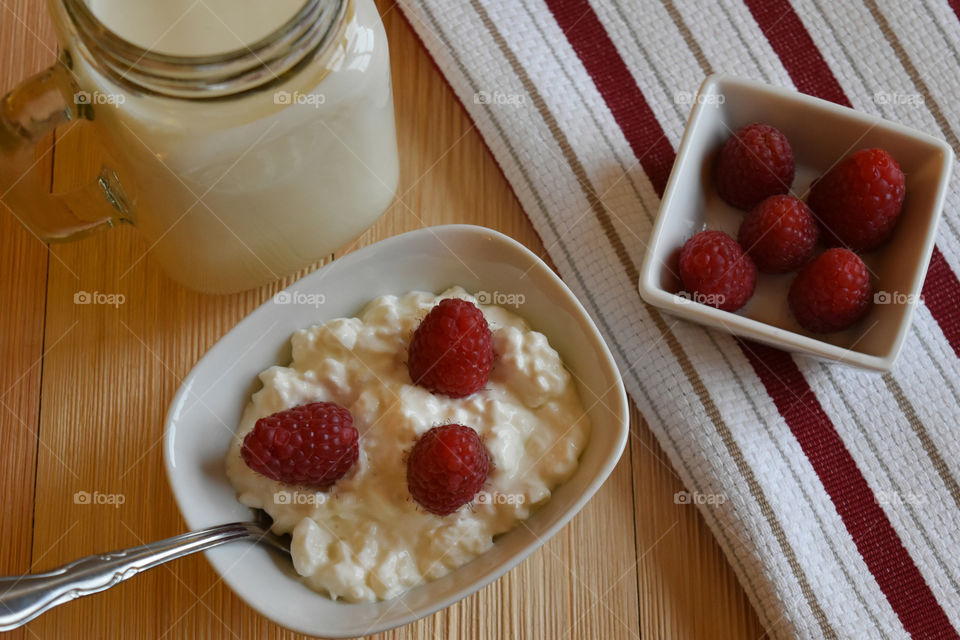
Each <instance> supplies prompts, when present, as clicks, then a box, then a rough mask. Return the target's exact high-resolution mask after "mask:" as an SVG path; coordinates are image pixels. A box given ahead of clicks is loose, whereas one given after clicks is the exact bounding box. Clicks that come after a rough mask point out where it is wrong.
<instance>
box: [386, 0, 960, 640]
mask: <svg viewBox="0 0 960 640" xmlns="http://www.w3.org/2000/svg"><path fill="white" fill-rule="evenodd" d="M401 6H402V8H403V10H404V12H405V14H406V16H407V17H408V19H409V21H410V23H411V24H412V25H413V27H414V28H415V29H416V31H417V32H418V33H419V35H420V36H421V38H422V39H423V41H424V43H425V44H426V46H427V48H428V49H429V50H430V52H431V54H432V55H433V57H434V59H435V60H436V62H437V64H438V65H439V66H440V68H441V70H442V71H443V73H444V74H445V75H446V77H447V79H448V80H449V82H450V84H451V85H452V86H453V88H454V90H455V91H456V92H457V95H458V96H459V97H460V99H461V100H462V101H463V103H464V104H465V105H466V107H467V109H468V110H469V112H470V114H471V116H472V117H473V119H474V121H475V122H476V125H477V126H478V128H479V129H480V131H481V132H482V133H483V136H484V138H485V140H486V142H487V144H488V145H489V146H490V148H491V150H492V151H493V153H494V155H495V156H496V158H497V160H498V162H499V163H500V165H501V167H502V168H503V171H504V173H505V174H506V176H507V178H508V179H509V180H510V182H511V184H512V185H513V188H514V190H515V191H516V193H517V196H518V197H519V199H520V201H521V203H522V204H523V206H524V208H525V210H526V212H527V214H528V215H529V216H530V219H531V220H532V221H533V224H534V226H535V227H536V229H537V231H538V232H539V233H540V235H541V237H542V238H543V241H544V244H545V246H546V247H547V250H548V251H549V253H550V255H551V257H552V258H553V260H554V262H555V263H556V264H557V265H558V267H559V269H560V272H561V275H562V276H563V278H564V279H565V280H566V281H567V283H568V284H569V285H570V286H571V288H572V289H573V290H574V291H575V292H576V293H577V295H578V296H579V297H580V299H581V300H582V301H583V302H584V303H585V305H586V306H587V307H588V308H589V310H590V312H591V313H592V315H593V317H594V318H595V319H596V321H597V324H598V325H599V326H600V328H601V330H602V331H603V332H604V334H605V336H606V338H607V340H608V342H609V344H610V346H611V350H612V351H613V352H614V354H615V355H616V357H617V360H618V362H619V365H620V368H621V372H622V374H623V376H624V380H625V382H626V385H627V389H628V391H629V392H630V395H631V397H632V399H633V401H634V402H635V403H636V404H637V406H638V407H639V408H640V410H641V411H642V413H643V414H644V416H645V417H646V419H647V420H648V421H649V423H650V425H651V427H652V428H653V430H654V431H655V433H656V435H657V437H658V438H659V440H660V443H661V444H662V445H663V448H664V449H665V450H666V451H667V453H668V454H669V456H670V459H671V461H672V463H673V465H674V466H675V469H676V471H677V473H678V474H679V475H680V476H681V478H682V479H683V481H684V482H685V484H686V485H687V487H688V489H689V490H690V491H691V492H694V493H696V494H701V495H706V496H711V495H722V496H724V498H725V500H723V501H722V503H721V504H703V505H700V508H701V510H702V512H703V515H704V517H705V518H706V520H707V522H708V523H709V524H710V526H711V527H712V529H713V531H714V533H715V535H716V537H717V539H718V540H719V542H720V544H721V545H722V546H723V548H724V550H725V551H726V553H727V555H728V557H729V558H730V561H731V563H732V564H733V566H734V568H735V570H736V571H737V574H738V576H739V578H740V580H741V582H742V584H743V587H744V589H745V590H746V592H747V593H748V594H749V597H750V598H751V600H752V602H753V604H754V606H755V607H756V608H757V611H758V613H759V614H760V616H761V620H762V621H763V623H764V625H765V626H766V628H767V629H768V631H769V633H770V635H771V636H775V637H778V638H791V637H803V638H868V637H869V638H902V637H908V636H912V637H916V638H956V637H958V634H957V631H956V629H957V628H960V563H958V562H957V559H958V556H960V554H958V551H957V550H958V549H960V487H958V484H957V478H958V477H960V469H958V461H960V446H958V440H957V438H956V437H955V435H954V433H953V427H954V426H956V425H957V423H958V422H960V393H958V391H957V389H958V387H960V366H958V365H960V363H958V357H960V282H958V280H957V273H960V231H958V226H960V218H958V214H957V206H958V202H960V199H958V192H960V190H958V189H957V183H956V180H957V179H956V178H955V179H954V182H953V183H952V188H951V192H950V194H949V196H948V199H947V205H946V210H945V221H944V222H943V223H942V224H941V226H940V234H939V236H938V238H937V248H936V249H935V250H934V254H933V259H932V262H931V265H930V270H929V274H928V276H927V280H926V283H925V286H924V290H923V295H924V300H925V301H924V304H923V305H922V307H921V308H920V309H918V312H917V314H916V317H915V321H914V327H913V330H912V331H911V333H910V336H909V338H908V340H907V343H906V347H905V349H904V352H903V355H902V356H901V358H900V360H899V361H898V364H897V366H896V369H895V370H894V371H893V372H892V373H890V374H886V375H877V374H869V373H861V372H858V371H855V370H852V369H848V368H842V367H836V366H827V365H823V364H819V363H816V362H813V361H810V360H806V359H803V358H794V357H792V356H790V355H788V354H785V353H782V352H779V351H776V350H774V349H770V348H767V347H762V346H759V345H756V344H753V343H747V342H743V341H739V340H736V339H734V338H732V337H730V336H728V335H725V334H722V333H719V332H713V331H707V330H704V329H702V328H700V327H698V326H696V325H693V324H690V323H686V322H682V321H677V320H676V319H674V318H671V317H670V316H664V315H661V314H660V313H659V312H658V311H656V310H654V309H653V308H651V307H649V306H647V305H645V304H644V303H643V301H642V300H641V299H640V297H639V295H638V293H637V268H638V266H639V264H640V263H641V261H642V259H643V252H644V246H645V242H646V241H647V238H648V236H649V234H650V230H651V227H652V223H653V220H654V217H655V215H656V212H657V208H658V205H659V198H660V195H661V194H662V192H663V189H664V186H665V184H666V181H667V177H668V174H669V172H670V168H671V166H672V164H673V161H674V156H675V152H676V149H677V146H678V144H679V142H680V139H681V137H682V133H683V127H684V124H685V121H686V118H687V115H688V113H689V109H690V106H689V96H691V95H694V94H695V93H696V91H697V88H698V86H699V85H700V83H701V82H702V80H703V79H704V77H705V76H707V75H709V74H711V73H714V72H726V73H731V74H735V75H739V76H743V77H747V78H753V79H756V80H759V81H762V82H767V83H772V84H777V85H782V86H787V87H795V88H796V89H798V90H800V91H803V92H805V93H809V94H812V95H815V96H818V97H821V98H825V99H827V100H832V101H834V102H836V103H839V104H843V105H847V106H852V107H854V108H856V109H859V110H862V111H865V112H868V113H874V114H878V115H880V116H882V117H884V118H887V119H890V120H894V121H897V122H901V123H903V124H906V125H908V126H911V127H914V128H917V129H921V130H924V131H927V132H929V133H931V134H932V135H935V136H940V137H943V138H944V139H946V140H947V141H948V142H949V143H950V144H951V145H952V146H953V147H954V148H955V149H957V148H958V147H960V143H958V140H957V136H958V132H960V89H958V86H960V85H958V81H957V69H958V65H960V1H958V0H949V2H948V1H946V0H943V1H933V0H931V1H930V2H929V3H921V2H910V3H904V2H898V1H897V0H862V1H857V0H843V1H828V0H795V1H794V2H793V3H792V4H791V3H789V2H787V1H786V0H723V1H720V2H691V1H687V2H681V1H680V0H663V1H662V2H657V1H654V0H602V1H600V0H595V1H594V2H593V3H590V2H587V1H585V0H512V1H506V0H469V1H466V2H462V3H461V2H457V3H452V2H447V1H446V0H403V1H402V2H401ZM713 502H715V503H716V502H720V501H719V500H715V501H713Z"/></svg>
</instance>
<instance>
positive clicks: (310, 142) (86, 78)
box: [0, 0, 398, 293]
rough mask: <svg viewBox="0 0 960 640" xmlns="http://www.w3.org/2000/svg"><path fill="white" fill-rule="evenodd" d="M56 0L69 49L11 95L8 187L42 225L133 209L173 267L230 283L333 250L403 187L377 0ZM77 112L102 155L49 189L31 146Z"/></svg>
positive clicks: (128, 214)
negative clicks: (79, 179) (77, 179)
mask: <svg viewBox="0 0 960 640" xmlns="http://www.w3.org/2000/svg"><path fill="white" fill-rule="evenodd" d="M48 4H49V9H50V12H51V14H52V16H53V18H54V23H55V25H56V28H57V32H58V35H59V39H60V42H61V48H62V54H61V56H60V58H59V60H58V61H57V63H56V64H55V65H54V66H52V67H50V68H49V69H47V70H46V71H43V72H41V73H39V74H38V75H35V76H33V77H32V78H29V79H28V80H26V81H25V82H24V83H23V84H21V85H20V86H19V87H17V88H15V89H14V90H13V91H11V92H10V93H9V94H7V96H6V97H4V99H3V101H2V103H0V169H2V171H0V193H3V194H6V195H5V198H4V200H5V201H6V202H7V204H8V205H9V206H10V208H11V209H12V210H13V211H14V212H15V213H16V214H17V216H18V217H19V218H20V219H21V220H23V221H24V222H25V223H26V224H27V225H28V226H29V227H30V228H32V229H33V231H34V232H35V233H36V234H37V235H39V236H40V237H41V238H43V239H44V240H48V241H52V240H67V239H71V238H74V237H77V236H80V235H83V234H86V233H88V232H90V231H92V230H95V229H99V228H102V227H108V226H111V225H113V224H115V223H117V222H121V221H122V222H130V223H133V224H134V225H135V226H136V228H137V229H138V230H139V231H140V233H142V234H143V235H144V236H145V238H146V240H147V243H148V244H149V246H150V254H151V256H153V257H154V258H155V259H157V260H158V261H159V262H160V263H161V265H162V266H163V268H164V269H165V270H166V271H167V273H168V274H169V275H171V276H172V277H173V278H175V279H176V280H178V281H179V282H181V283H183V284H184V285H186V286H189V287H191V288H194V289H198V290H201V291H206V292H218V293H225V292H231V291H238V290H241V289H245V288H249V287H253V286H257V285H260V284H263V283H265V282H269V281H271V280H274V279H277V278H279V277H282V276H284V275H286V274H289V273H291V272H293V271H295V270H297V269H299V268H302V267H304V266H306V265H308V264H310V263H311V262H314V261H316V260H317V259H319V258H321V257H322V256H324V255H328V254H329V253H330V252H332V251H333V250H334V249H336V248H337V247H338V246H340V245H342V244H344V243H345V242H348V241H349V240H351V239H353V238H354V237H356V236H357V235H359V234H360V232H362V231H363V230H364V229H365V228H367V227H368V226H370V225H371V224H372V223H373V222H374V220H376V219H377V218H378V217H379V216H380V214H382V213H383V211H384V210H385V209H386V208H387V206H388V205H389V203H390V201H391V200H392V199H393V196H394V193H395V192H396V188H397V179H398V163H397V147H396V132H395V127H394V116H393V96H392V90H391V85H390V65H389V54H388V51H387V41H386V34H385V32H384V29H383V25H382V23H381V21H380V17H379V15H378V13H377V10H376V7H375V6H374V5H373V1H372V0H271V2H269V3H262V2H261V3H258V2H253V3H251V2H238V1H237V0H218V1H217V0H207V1H206V2H204V3H189V2H185V1H183V0H138V1H137V2H131V1H130V0H49V3H48ZM218 5H219V8H220V9H222V13H221V15H217V9H218ZM187 7H190V9H186V8H187ZM197 7H202V8H203V10H204V11H206V13H204V14H202V15H200V14H198V15H191V14H190V11H193V12H194V13H197V12H199V11H200V9H197ZM284 8H286V9H289V12H288V13H287V14H286V15H283V10H284ZM181 9H184V10H183V11H181ZM174 10H176V11H177V14H178V15H172V14H171V11H174ZM158 12H159V13H158ZM161 14H169V15H170V19H171V20H174V22H173V26H170V24H166V25H165V24H164V22H163V15H161ZM158 16H159V17H158ZM214 19H215V20H214ZM205 21H206V23H205ZM217 25H220V26H217ZM264 30H266V31H264ZM77 119H85V120H88V121H90V122H91V123H92V125H93V126H94V128H95V129H96V130H97V133H98V138H99V140H100V141H101V143H102V145H103V147H104V151H105V156H106V157H107V158H108V160H106V161H105V164H106V166H104V167H103V168H102V169H101V170H100V172H99V174H98V175H97V176H96V178H95V180H94V181H93V182H92V183H91V184H89V185H87V186H85V187H82V188H79V189H75V190H72V191H69V192H67V193H51V192H50V189H49V185H48V183H47V181H46V180H45V179H44V177H43V176H44V173H43V172H41V171H40V169H39V167H38V162H36V156H37V149H36V148H35V147H36V145H37V144H38V142H39V140H40V139H41V138H43V137H44V136H45V134H47V133H48V132H50V131H51V130H52V129H53V128H54V127H56V126H58V125H60V124H63V123H66V122H68V121H70V120H77ZM46 175H47V176H49V174H46Z"/></svg>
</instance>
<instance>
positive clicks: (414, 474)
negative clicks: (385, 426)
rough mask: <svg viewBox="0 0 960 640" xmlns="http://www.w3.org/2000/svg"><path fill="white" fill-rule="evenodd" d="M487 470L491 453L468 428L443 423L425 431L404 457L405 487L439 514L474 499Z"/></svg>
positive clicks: (452, 510) (485, 478) (455, 508)
mask: <svg viewBox="0 0 960 640" xmlns="http://www.w3.org/2000/svg"><path fill="white" fill-rule="evenodd" d="M489 472H490V456H489V454H488V453H487V450H486V449H485V448H484V446H483V443H482V442H481V441H480V436H478V435H477V432H476V431H474V430H473V429H471V428H470V427H465V426H463V425H460V424H445V425H443V426H441V427H434V428H432V429H430V430H429V431H427V432H426V433H424V434H423V435H422V436H420V438H419V439H418V440H417V443H416V444H415V445H413V451H411V452H410V457H409V458H408V459H407V489H409V490H410V495H411V496H413V499H414V500H416V501H417V503H418V504H419V505H420V506H421V507H423V508H424V509H426V510H427V511H429V512H430V513H433V514H436V515H438V516H445V515H448V514H451V513H453V512H454V511H456V510H457V509H459V508H460V507H462V506H463V505H465V504H467V503H468V502H470V501H471V500H473V496H475V495H476V494H477V492H478V491H480V489H481V488H483V483H484V482H486V481H487V474H488V473H489Z"/></svg>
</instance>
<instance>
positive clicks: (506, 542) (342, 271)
mask: <svg viewBox="0 0 960 640" xmlns="http://www.w3.org/2000/svg"><path fill="white" fill-rule="evenodd" d="M455 284H459V285H461V286H463V287H464V288H465V289H467V290H468V291H470V292H473V293H477V292H481V291H485V292H487V293H488V294H491V296H492V295H493V294H494V293H496V292H500V293H504V294H507V293H511V294H519V295H522V296H523V302H522V304H520V305H519V307H518V308H517V309H516V312H517V313H518V314H519V315H520V316H522V317H524V318H525V319H526V320H527V321H528V322H529V323H530V325H531V326H532V327H533V328H534V329H535V330H537V331H540V332H541V333H543V334H545V335H546V336H547V338H548V340H549V341H550V344H551V345H553V346H554V348H556V350H557V351H558V352H559V353H560V356H561V357H562V358H563V361H564V362H565V363H566V365H567V367H568V368H569V370H570V371H571V372H572V373H573V374H574V377H575V379H576V380H577V383H578V388H579V392H580V397H581V399H582V400H583V403H584V406H585V407H587V413H588V414H589V416H590V420H591V423H592V430H591V434H590V440H589V442H588V444H587V447H586V449H585V450H584V452H583V455H582V456H581V459H580V466H579V468H578V469H577V471H576V472H575V473H574V475H573V476H572V477H571V478H570V479H569V480H568V481H567V482H565V483H564V484H563V485H561V486H560V487H558V488H557V490H556V491H555V492H554V494H553V496H552V498H551V499H550V500H549V502H547V503H546V504H545V505H543V507H542V508H540V509H539V510H537V511H536V512H535V513H534V514H533V515H532V516H531V517H530V518H529V519H528V520H527V521H526V526H521V527H517V528H515V529H513V530H512V531H510V532H508V533H505V534H503V535H502V536H500V537H498V538H497V539H496V541H495V544H494V546H493V548H492V549H491V550H490V551H488V552H487V553H485V554H483V555H482V556H480V557H479V558H476V559H475V560H473V561H472V562H470V563H468V564H466V565H464V566H463V567H460V568H459V569H457V570H455V571H452V572H451V573H449V574H448V575H446V576H444V577H443V578H440V579H439V580H436V581H433V582H430V583H427V584H425V585H422V586H420V587H416V588H414V589H411V590H410V591H408V592H406V593H405V594H404V595H402V596H400V597H399V598H398V599H394V600H389V601H386V602H377V603H372V604H347V603H343V602H334V601H332V600H330V599H328V598H326V597H324V596H321V595H319V594H317V593H315V592H313V591H311V590H310V589H309V588H308V587H306V586H305V585H303V584H302V583H301V582H299V580H298V578H297V575H296V573H295V571H294V569H293V564H292V562H290V561H288V560H286V559H283V558H278V557H277V555H276V554H272V553H270V552H268V551H267V550H266V549H265V548H262V547H259V546H255V545H252V544H249V543H232V544H228V545H224V546H222V547H218V548H216V549H212V550H210V551H207V552H206V553H207V556H208V558H209V560H210V562H211V563H212V564H213V566H214V568H215V569H216V570H217V571H218V572H219V573H220V574H221V575H222V576H223V579H224V580H225V581H226V583H227V584H228V585H229V586H230V588H232V589H233V590H234V591H235V592H236V593H237V594H238V595H239V596H240V597H241V598H243V599H244V600H245V601H246V602H247V603H248V604H249V605H250V606H251V607H253V608H254V609H256V610H257V611H259V612H260V613H262V614H263V615H265V616H267V617H268V618H271V619H272V620H274V621H276V622H277V623H279V624H281V625H283V626H285V627H289V628H290V629H294V630H296V631H300V632H303V633H307V634H311V635H317V636H323V637H336V638H342V637H354V636H360V635H366V634H369V633H375V632H378V631H383V630H386V629H390V628H393V627H396V626H399V625H402V624H406V623H408V622H411V621H413V620H416V619H418V618H421V617H423V616H425V615H427V614H430V613H433V612H434V611H437V610H438V609H441V608H443V607H446V606H448V605H450V604H452V603H454V602H456V601H457V600H459V599H461V598H464V597H466V596H468V595H470V594H471V593H473V592H475V591H477V590H478V589H480V588H481V587H483V586H484V585H486V584H488V583H489V582H491V581H493V580H495V579H496V578H498V577H500V576H501V575H503V574H504V573H506V572H507V571H509V570H510V569H511V568H513V567H514V566H516V565H517V563H519V562H520V561H521V560H523V559H524V558H525V557H527V556H528V555H530V554H531V553H533V552H534V551H535V550H536V549H537V548H538V547H540V545H542V544H543V543H544V542H545V541H546V540H547V539H549V538H550V537H551V536H552V535H553V534H555V533H556V532H557V531H558V530H559V529H560V528H561V527H562V526H563V525H564V524H566V523H567V521H569V520H570V518H572V517H573V516H574V514H576V513H577V512H578V511H579V510H580V509H581V508H582V507H583V505H584V504H586V502H587V500H589V499H590V497H591V496H593V494H594V493H595V492H596V491H597V489H598V488H599V487H600V485H601V484H602V483H603V481H604V480H605V479H606V478H607V476H608V475H609V474H610V472H611V471H612V470H613V467H614V466H615V465H616V463H617V460H618V459H619V458H620V455H621V453H622V451H623V448H624V444H625V443H626V440H627V432H628V423H627V403H626V394H625V392H624V389H623V384H622V382H621V380H620V374H619V373H618V371H617V367H616V365H615V364H614V361H613V358H612V356H611V355H610V352H609V350H608V349H607V346H606V344H604V342H603V339H602V338H601V337H600V333H599V332H598V331H597V328H596V326H594V324H593V321H592V320H591V319H590V317H589V316H588V315H587V312H586V311H585V310H584V309H583V307H582V306H581V305H580V303H579V302H578V301H577V299H576V298H575V297H574V296H573V294H572V293H571V292H570V290H569V289H568V288H567V287H566V285H565V284H563V282H562V281H561V280H560V279H559V278H558V277H557V276H556V275H555V274H554V273H553V271H551V270H550V268H549V267H547V266H546V265H545V264H544V263H543V261H541V260H540V259H539V258H538V257H537V256H535V255H534V254H533V253H531V252H530V251H528V250H527V249H526V248H525V247H523V246H522V245H520V244H519V243H517V242H516V241H514V240H512V239H510V238H508V237H507V236H505V235H503V234H500V233H497V232H496V231H492V230H490V229H486V228H483V227H475V226H468V225H449V226H440V227H433V228H427V229H421V230H418V231H412V232H410V233H406V234H403V235H400V236H396V237H394V238H390V239H388V240H384V241H382V242H378V243H376V244H374V245H371V246H369V247H366V248H364V249H360V250H358V251H356V252H354V253H351V254H349V255H347V256H345V257H343V258H340V259H339V260H336V261H335V262H333V263H331V264H330V265H328V266H326V267H324V268H322V269H320V270H318V271H316V272H314V273H312V274H310V275H308V276H307V277H305V278H303V279H302V280H300V281H299V282H296V283H294V284H293V285H291V286H290V287H288V288H287V289H286V291H287V292H288V293H289V294H290V296H289V297H288V298H287V300H289V301H292V302H296V301H297V300H301V301H304V302H305V303H306V304H293V303H288V304H278V303H277V301H278V300H283V296H282V294H278V295H277V296H275V297H274V299H273V300H271V301H270V302H267V303H266V304H264V305H263V306H261V307H260V308H259V309H257V310H256V311H254V312H253V313H251V314H250V315H249V316H247V317H246V318H245V319H244V320H243V321H242V322H240V323H239V324H238V325H237V326H236V327H234V328H233V329H232V330H231V331H230V332H229V333H227V335H225V336H224V337H223V338H222V339H221V340H220V341H219V342H217V344H216V345H214V346H213V348H212V349H210V351H209V352H207V354H206V355H205V356H204V357H203V358H202V359H201V360H200V361H199V362H198V363H197V365H196V366H195V367H194V368H193V370H192V371H191V372H190V374H189V375H188V376H187V377H186V379H185V380H184V381H183V384H182V385H181V387H180V390H179V391H178V392H177V395H176V396H175V397H174V400H173V403H172V405H171V407H170V412H169V414H168V415H167V424H166V436H165V442H164V454H165V458H166V468H167V475H168V477H169V480H170V485H171V487H172V489H173V493H174V496H175V497H176V500H177V504H178V505H179V506H180V510H181V511H182V512H183V517H184V520H186V522H187V525H188V526H189V527H190V528H191V529H199V528H201V527H207V526H211V525H214V524H218V523H225V522H234V521H240V520H249V519H251V511H250V509H248V508H247V507H244V506H243V505H241V504H240V503H239V502H237V499H236V495H235V493H234V490H233V487H232V486H231V485H230V482H229V481H228V480H227V477H226V472H225V468H224V459H225V456H226V452H227V447H228V445H229V443H230V439H231V438H232V436H233V431H234V429H235V428H236V425H237V424H238V423H239V421H240V414H241V412H242V410H243V408H244V406H245V405H246V403H247V401H248V400H249V396H250V394H251V393H252V392H253V391H254V390H255V389H256V388H258V387H259V384H258V383H257V374H259V373H260V372H261V371H262V370H264V369H266V368H267V367H268V366H270V365H273V364H288V363H289V362H290V348H289V339H290V335H291V334H292V333H293V332H294V331H295V330H297V329H300V328H303V327H308V326H310V325H313V324H316V323H320V322H324V321H326V320H329V319H332V318H337V317H343V316H353V315H355V314H356V313H357V312H358V311H360V309H362V308H363V306H364V305H365V304H366V303H367V302H369V301H370V300H372V299H373V298H376V297H377V296H380V295H384V294H388V293H405V292H407V291H412V290H421V291H433V292H440V291H443V290H444V289H446V288H448V287H450V286H452V285H455ZM309 294H314V295H313V296H310V295H309ZM321 296H322V297H321ZM517 299H519V298H517ZM319 300H322V304H319V305H317V306H314V304H313V303H315V302H317V301H319ZM511 310H513V309H511Z"/></svg>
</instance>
